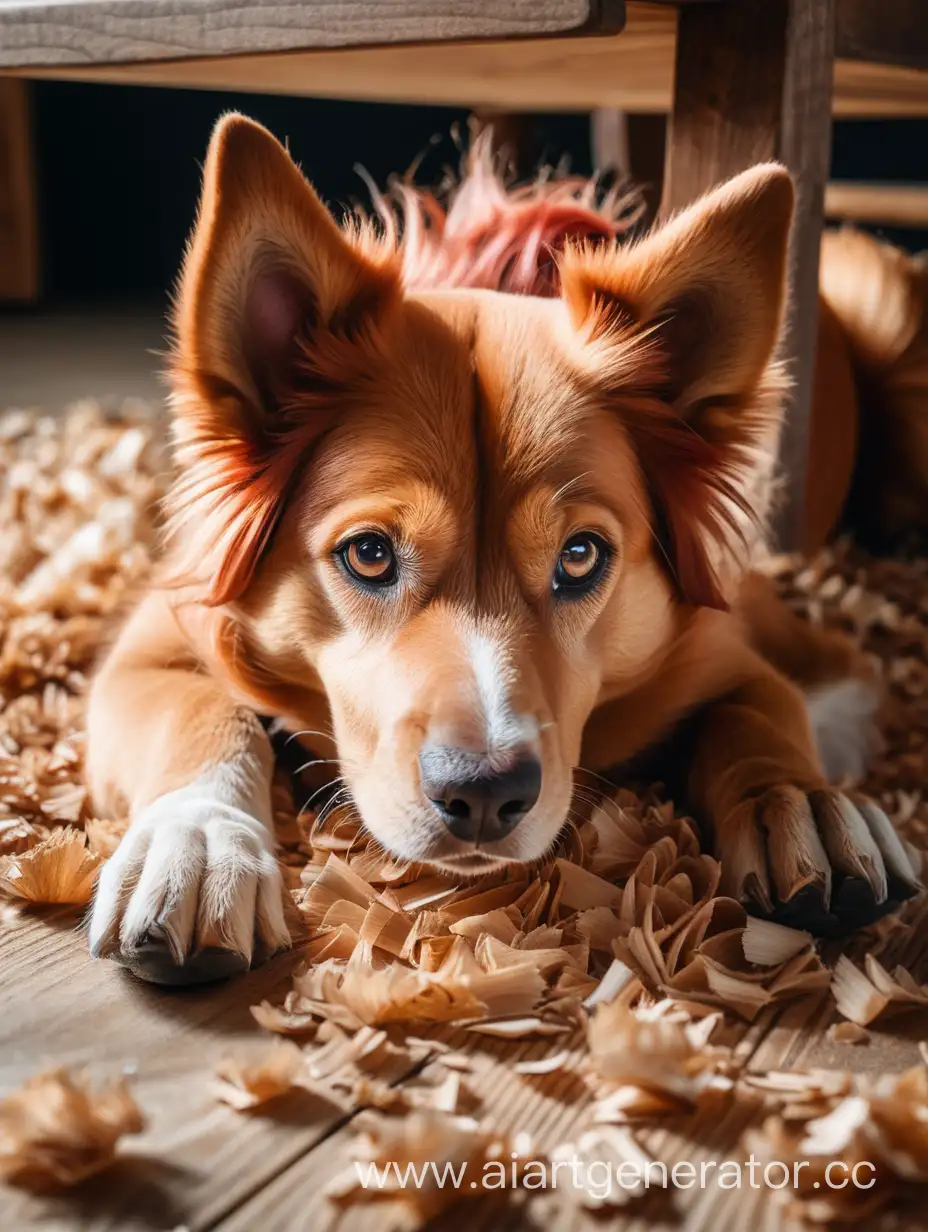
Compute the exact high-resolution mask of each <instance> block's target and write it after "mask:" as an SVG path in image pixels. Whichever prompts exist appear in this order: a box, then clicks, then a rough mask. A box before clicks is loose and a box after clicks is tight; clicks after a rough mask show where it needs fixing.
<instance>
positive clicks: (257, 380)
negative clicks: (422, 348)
mask: <svg viewBox="0 0 928 1232" xmlns="http://www.w3.org/2000/svg"><path fill="white" fill-rule="evenodd" d="M367 240H368V242H367V243H366V245H365V244H364V243H362V237H361V236H354V237H351V238H349V237H348V236H346V235H345V234H344V233H343V232H342V231H341V230H340V229H339V228H338V227H337V226H336V224H335V222H334V221H333V220H332V218H331V216H330V215H329V213H328V211H327V210H326V209H325V207H324V206H323V205H322V203H321V202H320V200H319V198H318V197H317V196H316V194H315V193H314V192H313V190H312V188H310V186H309V184H308V183H307V182H306V180H304V178H303V176H302V175H301V173H300V171H299V169H298V168H297V167H296V165H295V164H294V163H293V161H292V160H291V158H290V156H289V154H288V153H287V151H286V150H285V149H284V148H283V146H281V145H280V143H279V142H277V141H276V140H275V139H274V138H273V137H272V136H271V134H270V133H268V132H267V131H266V130H265V129H263V128H262V127H261V126H260V125H258V124H255V123H253V122H252V121H251V120H247V119H245V118H244V117H243V116H239V115H228V116H225V117H224V118H223V119H222V120H220V122H219V123H218V124H217V126H216V129H215V131H214V133H213V137H212V141H211V142H210V147H209V153H208V154H207V157H206V165H205V167H204V171H203V193H202V197H201V201H200V210H199V215H198V218H197V223H196V227H195V229H194V233H193V237H192V239H191V241H190V246H189V249H188V252H187V257H186V260H185V262H184V268H183V273H182V275H181V279H180V285H179V288H178V293H177V299H176V307H175V317H174V323H175V332H176V344H175V349H174V354H173V357H172V359H173V362H172V365H171V371H170V380H171V384H172V393H173V398H172V402H173V407H174V411H175V422H174V451H175V458H176V461H177V464H178V472H179V473H178V478H177V480H176V482H175V483H174V485H173V487H172V489H171V491H170V493H169V494H168V498H167V509H168V524H167V539H168V543H169V545H170V551H169V553H168V556H167V561H166V565H165V569H164V576H163V581H164V584H166V585H174V586H184V587H186V588H188V593H189V594H190V595H191V597H192V598H195V599H196V600H197V601H199V602H202V603H207V604H211V605H219V604H225V603H230V602H232V601H233V600H235V599H237V598H238V597H239V596H240V595H241V594H242V592H243V591H244V590H245V588H246V587H247V585H248V583H249V582H250V580H251V578H252V576H253V573H254V570H255V567H256V565H257V563H258V561H259V559H260V557H261V554H262V553H263V551H264V550H265V548H266V547H267V545H268V543H269V542H270V538H271V535H272V534H273V531H274V527H275V526H276V524H277V521H278V518H279V517H280V513H281V510H282V509H283V506H284V502H285V500H286V498H287V495H288V493H289V491H290V489H291V487H292V484H293V482H294V477H295V476H296V475H298V474H299V469H300V464H301V461H302V459H303V458H304V457H305V456H306V453H307V451H308V449H309V448H311V446H312V443H313V441H314V440H315V439H316V438H317V437H318V436H319V435H320V434H321V433H322V432H323V431H324V430H325V429H326V428H327V427H328V426H329V425H330V424H331V422H332V417H333V416H334V415H336V414H337V413H338V412H339V410H340V408H341V405H342V404H343V402H344V398H343V397H340V394H342V393H343V392H344V391H345V389H346V388H347V387H348V386H349V385H350V384H351V383H352V381H354V380H356V379H357V372H358V370H359V367H360V365H359V363H358V358H359V353H360V350H361V349H362V348H363V347H365V346H367V347H369V348H370V349H375V348H376V346H377V339H378V329H377V326H378V324H379V323H380V322H381V319H382V317H383V315H384V313H385V312H386V310H387V308H388V305H389V304H390V303H391V302H392V301H393V300H394V298H395V297H397V296H398V295H399V276H398V271H397V269H396V262H395V254H394V253H393V252H392V251H391V250H390V246H388V245H381V246H380V247H379V248H378V246H377V244H376V243H375V242H373V240H372V238H371V237H370V236H368V237H367Z"/></svg>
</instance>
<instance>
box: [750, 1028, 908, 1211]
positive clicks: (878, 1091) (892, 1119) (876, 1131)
mask: <svg viewBox="0 0 928 1232" xmlns="http://www.w3.org/2000/svg"><path fill="white" fill-rule="evenodd" d="M921 1053H922V1061H923V1064H921V1065H916V1066H913V1067H912V1068H911V1069H908V1070H905V1071H904V1072H903V1073H900V1074H881V1075H879V1076H876V1077H874V1076H873V1075H866V1076H864V1075H855V1074H849V1073H840V1072H836V1071H833V1070H824V1071H818V1072H816V1071H810V1072H808V1073H802V1074H776V1073H771V1074H767V1075H765V1076H763V1077H760V1078H755V1079H754V1080H753V1081H752V1085H753V1086H754V1087H755V1089H758V1090H761V1091H763V1092H764V1093H765V1095H766V1097H767V1098H768V1100H770V1101H771V1102H772V1103H773V1104H774V1106H775V1108H776V1111H774V1112H772V1113H771V1114H770V1115H769V1116H768V1117H767V1119H766V1120H765V1121H764V1123H763V1125H762V1126H761V1128H760V1129H758V1130H753V1131H750V1132H749V1133H748V1135H747V1142H746V1146H747V1147H748V1149H750V1150H753V1151H754V1152H756V1155H757V1158H758V1159H759V1160H761V1161H769V1160H778V1161H782V1162H783V1163H785V1164H786V1165H787V1166H791V1165H794V1164H795V1163H796V1162H797V1161H802V1167H801V1168H799V1169H798V1170H795V1171H794V1175H795V1176H796V1178H797V1181H798V1183H797V1184H796V1185H795V1186H794V1187H792V1188H790V1189H789V1190H785V1189H784V1190H780V1191H777V1192H776V1194H775V1197H776V1199H777V1200H778V1201H781V1202H785V1203H787V1204H788V1205H789V1207H790V1208H791V1213H792V1214H794V1215H797V1216H799V1217H801V1218H803V1219H804V1220H806V1221H808V1222H811V1223H820V1224H829V1225H831V1224H836V1223H859V1222H860V1221H861V1220H862V1219H866V1218H868V1217H871V1216H873V1215H874V1213H875V1212H876V1211H878V1210H881V1209H883V1208H885V1207H887V1206H889V1205H890V1204H892V1203H894V1202H896V1203H906V1204H908V1205H909V1206H910V1207H914V1208H915V1209H916V1210H919V1209H923V1208H924V1190H921V1191H919V1189H918V1186H921V1185H924V1184H925V1183H926V1182H928V1128H926V1126H928V1048H926V1045H925V1044H922V1045H921ZM749 1081H751V1080H749ZM835 1160H839V1161H842V1163H843V1164H844V1165H845V1166H846V1168H847V1169H848V1171H847V1172H845V1171H841V1172H840V1173H838V1172H835V1171H833V1179H836V1180H837V1181H838V1185H830V1184H828V1181H827V1171H826V1170H827V1169H828V1168H829V1166H832V1164H833V1161H835ZM855 1168H857V1169H858V1172H857V1178H858V1180H859V1181H860V1186H859V1187H858V1186H856V1185H853V1184H847V1185H845V1186H841V1185H840V1181H841V1180H842V1179H845V1178H846V1177H850V1176H853V1175H854V1172H853V1170H854V1169H855ZM871 1182H872V1184H871Z"/></svg>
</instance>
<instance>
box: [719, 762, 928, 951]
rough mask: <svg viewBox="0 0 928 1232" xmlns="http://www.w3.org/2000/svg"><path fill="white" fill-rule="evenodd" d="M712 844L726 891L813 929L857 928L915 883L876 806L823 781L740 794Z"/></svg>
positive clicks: (822, 931) (901, 849)
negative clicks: (808, 787) (810, 786)
mask: <svg viewBox="0 0 928 1232" xmlns="http://www.w3.org/2000/svg"><path fill="white" fill-rule="evenodd" d="M717 847H718V855H719V858H720V860H721V862H722V885H723V887H724V889H725V891H726V892H727V893H729V894H731V895H732V897H734V898H737V899H739V900H740V901H742V902H743V903H745V905H746V906H747V907H748V908H749V910H752V911H755V912H758V913H760V914H763V915H767V916H771V917H772V918H773V919H776V920H779V921H780V922H781V923H783V924H789V925H791V926H792V927H794V928H805V929H808V930H809V931H810V932H813V933H816V934H817V935H820V936H832V935H837V934H840V933H845V932H850V931H852V930H854V929H857V928H862V927H863V926H864V925H865V924H870V923H872V921H873V920H875V919H878V918H879V917H880V916H882V915H885V914H886V913H887V912H888V911H891V910H892V909H893V908H894V907H897V906H898V905H899V904H900V903H901V902H902V901H903V900H904V899H907V898H911V897H912V896H913V895H914V894H916V893H917V892H918V891H919V890H920V889H921V885H920V883H919V880H918V876H917V874H916V872H915V870H914V869H913V868H912V865H911V862H910V860H909V858H908V856H907V854H906V851H905V848H904V847H903V845H902V842H901V841H900V839H899V836H898V835H897V834H896V831H895V829H894V828H893V825H892V822H891V821H890V820H889V818H888V817H887V816H886V814H885V813H884V812H883V810H882V809H881V808H880V807H879V806H878V805H877V804H874V802H873V801H872V800H869V799H866V798H865V797H861V796H855V797H854V799H853V800H852V799H851V798H850V797H849V796H847V795H845V794H844V793H843V792H840V791H836V790H835V789H833V788H830V787H823V788H821V789H820V790H817V791H810V792H808V793H807V792H805V791H802V790H800V789H799V788H798V787H792V786H782V787H772V788H770V789H769V790H768V791H766V792H764V794H763V795H761V796H760V797H758V798H757V799H756V800H748V801H745V802H744V803H743V804H741V805H740V806H739V807H738V808H737V809H736V810H735V811H734V812H733V813H732V814H731V815H730V816H729V817H728V818H726V820H725V823H724V824H723V825H722V826H720V827H719V832H718V835H717Z"/></svg>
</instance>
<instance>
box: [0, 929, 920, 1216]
mask: <svg viewBox="0 0 928 1232" xmlns="http://www.w3.org/2000/svg"><path fill="white" fill-rule="evenodd" d="M0 930H2V931H0V952H2V955H3V960H2V963H0V1005H2V1006H3V1012H2V1015H0V1092H3V1093H5V1092H6V1091H9V1090H11V1089H13V1088H15V1087H16V1086H18V1085H19V1084H20V1083H21V1082H22V1081H24V1080H25V1079H26V1078H27V1077H29V1076H30V1075H31V1074H33V1073H35V1072H36V1071H38V1070H39V1069H41V1068H43V1067H45V1066H48V1065H50V1064H58V1063H61V1064H67V1065H73V1066H85V1067H88V1068H89V1071H90V1073H91V1074H92V1075H94V1076H96V1077H98V1078H101V1079H103V1078H112V1077H113V1076H115V1075H118V1074H119V1073H121V1072H125V1073H126V1074H128V1075H129V1076H130V1080H131V1083H132V1088H133V1091H134V1093H135V1095H136V1098H137V1101H138V1103H139V1105H140V1107H141V1108H142V1110H143V1112H144V1114H145V1116H146V1119H147V1121H148V1128H147V1130H146V1131H145V1132H144V1133H143V1134H142V1135H140V1136H139V1137H135V1138H131V1139H126V1140H125V1141H124V1144H123V1147H122V1149H121V1152H120V1154H121V1158H120V1161H119V1163H118V1164H117V1165H116V1166H115V1167H114V1168H113V1169H112V1170H110V1171H109V1172H108V1173H106V1174H105V1175H103V1176H102V1177H100V1178H98V1179H97V1180H95V1181H90V1182H85V1183H84V1185H83V1186H80V1187H78V1188H76V1189H73V1190H70V1191H65V1192H64V1194H63V1195H62V1196H60V1197H57V1198H53V1199H50V1198H47V1197H35V1196H32V1195H29V1194H26V1193H22V1192H19V1191H17V1190H14V1189H7V1188H0V1228H3V1229H5V1230H9V1232H13V1230H14V1229H16V1230H19V1229H33V1228H35V1229H43V1230H49V1232H51V1230H52V1229H54V1230H55V1232H77V1230H78V1229H94V1232H102V1230H103V1229H113V1230H114V1232H115V1230H116V1229H118V1230H119V1232H133V1230H136V1229H138V1230H139V1232H143V1230H147V1229H157V1230H159V1232H160V1230H164V1232H169V1230H170V1229H179V1228H184V1229H189V1230H190V1232H200V1230H205V1229H212V1228H222V1229H227V1230H229V1232H233V1230H234V1232H253V1230H255V1229H260V1232H296V1230H297V1229H300V1230H302V1229H316V1228H324V1227H328V1226H329V1224H330V1221H331V1220H332V1218H333V1212H332V1210H331V1209H330V1207H329V1204H328V1201H327V1199H326V1198H325V1197H324V1196H323V1195H322V1192H321V1190H322V1188H323V1186H324V1184H325V1182H326V1181H327V1180H328V1179H329V1178H331V1177H332V1176H333V1175H334V1174H335V1173H336V1172H337V1171H339V1170H340V1169H342V1168H344V1167H345V1166H346V1165H348V1164H349V1162H350V1152H349V1143H350V1140H351V1137H352V1133H353V1131H352V1126H351V1120H352V1117H353V1115H354V1114H355V1112H356V1111H357V1109H356V1108H351V1107H349V1108H348V1110H347V1112H343V1111H342V1110H340V1109H334V1108H331V1107H326V1106H320V1104H319V1103H318V1101H316V1100H315V1099H314V1098H313V1097H312V1096H309V1095H306V1096H300V1097H296V1096H295V1097H293V1098H292V1099H287V1100H286V1101H285V1102H284V1103H283V1104H278V1105H273V1106H272V1107H273V1113H272V1114H270V1115H266V1116H256V1115H249V1114H243V1113H239V1112H235V1111H233V1110H232V1109H231V1108H229V1107H227V1106H226V1105H224V1104H222V1103H219V1102H218V1101H217V1099H216V1097H215V1094H214V1092H213V1089H212V1081H213V1073H214V1068H215V1065H216V1063H217V1061H218V1060H219V1058H220V1057H221V1056H222V1055H223V1054H224V1053H226V1052H228V1051H230V1050H234V1049H236V1048H239V1049H240V1048H242V1047H245V1048H249V1049H251V1048H259V1047H261V1046H262V1043H263V1041H264V1040H266V1039H267V1038H268V1037H267V1036H265V1035H264V1033H263V1032H261V1031H260V1030H259V1028H257V1026H256V1025H255V1023H254V1021H253V1020H252V1019H251V1017H250V1015H249V1012H248V1007H249V1005H251V1004H254V1003H255V1002H257V1001H259V1000H261V999H262V998H265V997H268V998H271V999H272V1000H273V999H275V998H276V999H279V997H280V996H282V994H283V990H284V988H285V987H286V986H287V985H288V980H287V976H288V972H289V970H290V968H291V967H292V965H293V962H294V959H293V957H292V956H287V957H284V958H282V959H278V960H276V961H275V962H273V963H272V964H270V965H269V966H267V967H265V968H263V969H261V970H258V971H255V972H252V973H251V974H250V975H249V976H247V977H244V978H241V979H238V980H236V981H233V982H232V983H230V984H227V985H221V986H212V987H210V988H207V989H203V990H199V991H182V990H181V991H166V990H163V989H157V988H153V987H149V986H145V985H142V984H140V983H138V982H136V981H135V980H134V979H133V977H131V976H130V975H128V974H127V973H125V972H124V971H122V970H121V969H120V968H118V967H116V966H115V965H114V964H112V963H110V962H107V961H93V960H91V959H90V957H89V956H88V954H87V950H86V945H85V941H84V938H83V936H82V935H81V933H80V932H79V931H78V929H77V921H76V920H75V917H74V916H73V915H68V914H54V913H52V914H45V915H42V916H31V915H23V916H19V917H15V918H4V921H3V923H2V925H0ZM832 1013H833V1007H832V1005H831V1004H830V999H828V1000H827V1001H824V1002H823V1001H806V1002H801V1003H796V1004H793V1005H791V1006H788V1007H787V1008H786V1009H784V1010H779V1011H772V1012H770V1013H769V1014H764V1015H763V1016H761V1017H760V1018H759V1019H758V1020H757V1021H756V1022H755V1023H754V1024H753V1025H752V1026H750V1027H746V1026H740V1027H737V1028H735V1029H734V1030H733V1033H732V1035H731V1038H732V1040H734V1041H736V1050H737V1053H738V1055H739V1057H741V1058H742V1059H743V1060H744V1061H745V1062H746V1063H747V1064H748V1066H749V1068H750V1069H752V1070H758V1071H761V1070H768V1069H780V1068H790V1067H796V1066H802V1067H804V1066H807V1065H814V1066H825V1067H827V1068H840V1069H846V1068H855V1069H857V1070H869V1071H876V1070H899V1069H902V1068H905V1067H906V1066H908V1065H912V1064H915V1063H917V1060H918V1053H917V1040H918V1039H919V1038H923V1037H924V1035H925V1028H926V1026H928V1021H926V1019H925V1018H924V1017H922V1018H919V1017H917V1016H912V1017H908V1018H905V1019H900V1020H897V1025H896V1026H895V1027H894V1028H893V1032H892V1033H891V1034H888V1033H886V1034H881V1033H875V1034H874V1037H873V1040H872V1042H871V1043H870V1044H869V1045H867V1046H865V1047H851V1046H850V1045H846V1044H845V1045H840V1044H833V1043H831V1042H830V1041H828V1040H827V1038H826V1037H825V1035H824V1030H825V1027H826V1026H827V1024H828V1022H829V1021H831V1017H832ZM900 1023H901V1024H902V1025H901V1026H900V1025H898V1024H900ZM417 1033H418V1034H421V1032H418V1031H417ZM444 1038H446V1039H451V1040H452V1041H453V1042H454V1043H455V1046H460V1047H461V1048H463V1049H465V1050H467V1051H468V1052H469V1053H470V1054H471V1056H472V1065H473V1070H472V1073H471V1075H470V1076H469V1082H470V1085H471V1086H472V1088H473V1090H474V1091H475V1093H476V1094H477V1096H478V1097H479V1099H480V1105H479V1106H478V1108H477V1109H476V1110H475V1111H476V1114H477V1115H486V1116H489V1117H491V1118H492V1120H493V1122H494V1124H495V1125H498V1126H499V1127H500V1128H501V1129H509V1130H512V1131H528V1132H529V1133H530V1134H531V1135H532V1136H533V1138H534V1139H535V1141H536V1143H537V1144H538V1145H539V1146H540V1147H543V1148H550V1147H551V1146H553V1145H555V1144H556V1143H558V1142H562V1141H565V1140H568V1139H570V1137H571V1135H572V1134H574V1133H575V1131H576V1129H577V1127H578V1125H579V1123H580V1122H581V1121H582V1119H583V1111H584V1105H585V1104H586V1102H587V1099H586V1094H585V1089H584V1087H583V1086H582V1084H581V1083H580V1081H579V1080H578V1079H577V1077H576V1076H575V1075H572V1074H571V1072H570V1071H569V1069H568V1070H567V1071H566V1072H564V1073H561V1074H559V1075H558V1076H557V1078H556V1080H552V1079H551V1078H548V1079H546V1080H544V1081H543V1082H542V1081H540V1080H539V1079H537V1078H535V1079H533V1078H530V1077H520V1076H518V1075H516V1074H514V1073H513V1071H512V1069H511V1065H512V1062H513V1061H515V1060H518V1059H522V1058H524V1057H528V1056H540V1055H543V1054H544V1053H545V1052H546V1050H549V1049H557V1050H560V1049H561V1048H562V1047H563V1042H562V1040H556V1041H554V1042H553V1043H552V1041H551V1040H550V1039H549V1040H542V1041H537V1042H527V1041H526V1042H519V1043H516V1044H512V1043H507V1044H502V1043H497V1042H496V1041H491V1040H488V1039H486V1038H485V1037H480V1036H474V1035H470V1036H465V1035H464V1033H463V1032H460V1033H459V1034H458V1036H457V1037H454V1036H450V1035H448V1034H446V1035H445V1037H444ZM400 1080H401V1081H402V1078H401V1079H400ZM760 1116H761V1111H760V1108H759V1106H757V1105H755V1104H752V1103H750V1102H747V1103H746V1102H745V1101H744V1100H743V1099H737V1100H735V1099H726V1100H725V1101H723V1102H722V1103H721V1104H719V1103H715V1104H713V1105H712V1106H711V1108H710V1109H709V1110H708V1111H707V1112H705V1113H703V1114H697V1115H696V1116H695V1117H689V1118H685V1119H681V1120H675V1121H673V1122H669V1123H668V1124H667V1126H666V1127H664V1126H658V1127H652V1128H648V1129H642V1130H640V1131H637V1133H638V1137H639V1139H640V1141H641V1142H642V1143H643V1144H644V1145H645V1147H646V1149H647V1150H649V1151H650V1152H651V1154H652V1156H653V1157H654V1158H657V1159H662V1160H664V1161H665V1162H666V1163H667V1164H668V1167H670V1166H671V1165H672V1164H673V1162H674V1161H676V1160H688V1161H690V1162H694V1163H695V1164H696V1166H697V1167H698V1166H699V1163H700V1162H701V1161H702V1160H708V1159H715V1160H722V1159H742V1158H744V1148H743V1145H741V1144H740V1138H741V1135H742V1132H743V1130H744V1129H745V1128H746V1126H747V1125H748V1124H750V1123H751V1122H752V1120H754V1121H757V1120H759V1118H760ZM749 1220H751V1221H753V1222H754V1223H755V1224H756V1225H757V1226H758V1227H759V1228H764V1229H773V1228H778V1227H780V1226H782V1223H781V1217H780V1214H779V1208H778V1207H777V1206H776V1204H775V1202H774V1201H773V1199H772V1197H771V1195H770V1194H769V1193H765V1192H763V1191H754V1192H751V1191H750V1190H746V1191H740V1192H738V1191H731V1192H722V1191H720V1190H718V1189H715V1188H710V1189H707V1190H705V1191H700V1190H698V1189H696V1190H690V1191H683V1190H680V1191H678V1192H676V1193H666V1194H665V1193H655V1194H653V1195H652V1200H651V1201H649V1202H648V1203H647V1205H646V1206H645V1207H642V1208H641V1209H640V1211H639V1209H638V1208H637V1207H636V1208H632V1209H631V1210H630V1211H629V1212H628V1213H627V1214H625V1215H621V1216H613V1217H611V1218H610V1219H608V1220H607V1221H606V1222H605V1223H604V1222H603V1220H602V1219H601V1218H600V1219H598V1220H597V1221H595V1222H594V1221H593V1220H592V1218H590V1217H587V1216H583V1217H581V1218H577V1217H576V1215H575V1214H568V1213H562V1217H561V1218H560V1219H558V1220H555V1221H548V1222H547V1223H546V1225H545V1226H546V1227H551V1228H552V1229H554V1228H558V1229H563V1232H567V1230H568V1229H570V1228H573V1227H578V1228H579V1227H584V1226H587V1224H588V1226H589V1227H590V1228H593V1227H598V1228H603V1227H608V1228H610V1229H618V1228H621V1229H623V1232H626V1230H627V1232H631V1230H632V1229H635V1230H636V1232H637V1230H641V1232H643V1229H645V1228H653V1229H667V1230H668V1232H669V1229H672V1228H673V1229H686V1230H689V1232H724V1230H727V1229H730V1230H731V1232H740V1229H743V1228H745V1227H747V1226H748V1221H749ZM338 1226H339V1228H341V1229H345V1232H354V1229H359V1230H360V1229H375V1228H376V1229H378V1232H385V1229H386V1228H389V1227H393V1226H398V1225H395V1224H394V1223H393V1222H392V1220H391V1218H390V1212H388V1211H386V1210H384V1209H383V1208H378V1207H374V1208H368V1209H366V1210H355V1211H352V1212H349V1213H348V1214H347V1215H345V1216H343V1217H342V1220H341V1222H340V1223H339V1224H338ZM435 1226H436V1227H441V1228H446V1227H447V1228H452V1227H454V1228H461V1229H470V1228H474V1227H485V1228H491V1229H497V1228H499V1229H504V1228H506V1229H508V1228H528V1227H530V1226H532V1224H530V1223H528V1222H527V1221H526V1220H525V1218H524V1217H523V1216H522V1215H521V1214H520V1212H519V1211H518V1210H517V1209H515V1208H513V1207H500V1206H492V1207H489V1206H483V1205H481V1204H475V1203H474V1202H467V1203H462V1204H461V1205H459V1207H458V1208H457V1209H456V1211H455V1212H453V1217H452V1216H451V1215H449V1216H448V1217H446V1218H443V1219H441V1220H440V1221H439V1222H438V1223H436V1225H435ZM876 1226H877V1224H876V1223H868V1227H876ZM887 1226H888V1225H887ZM894 1226H895V1227H897V1228H898V1227H899V1226H900V1225H899V1224H898V1223H897V1224H895V1225H894ZM916 1226H917V1225H916Z"/></svg>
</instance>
